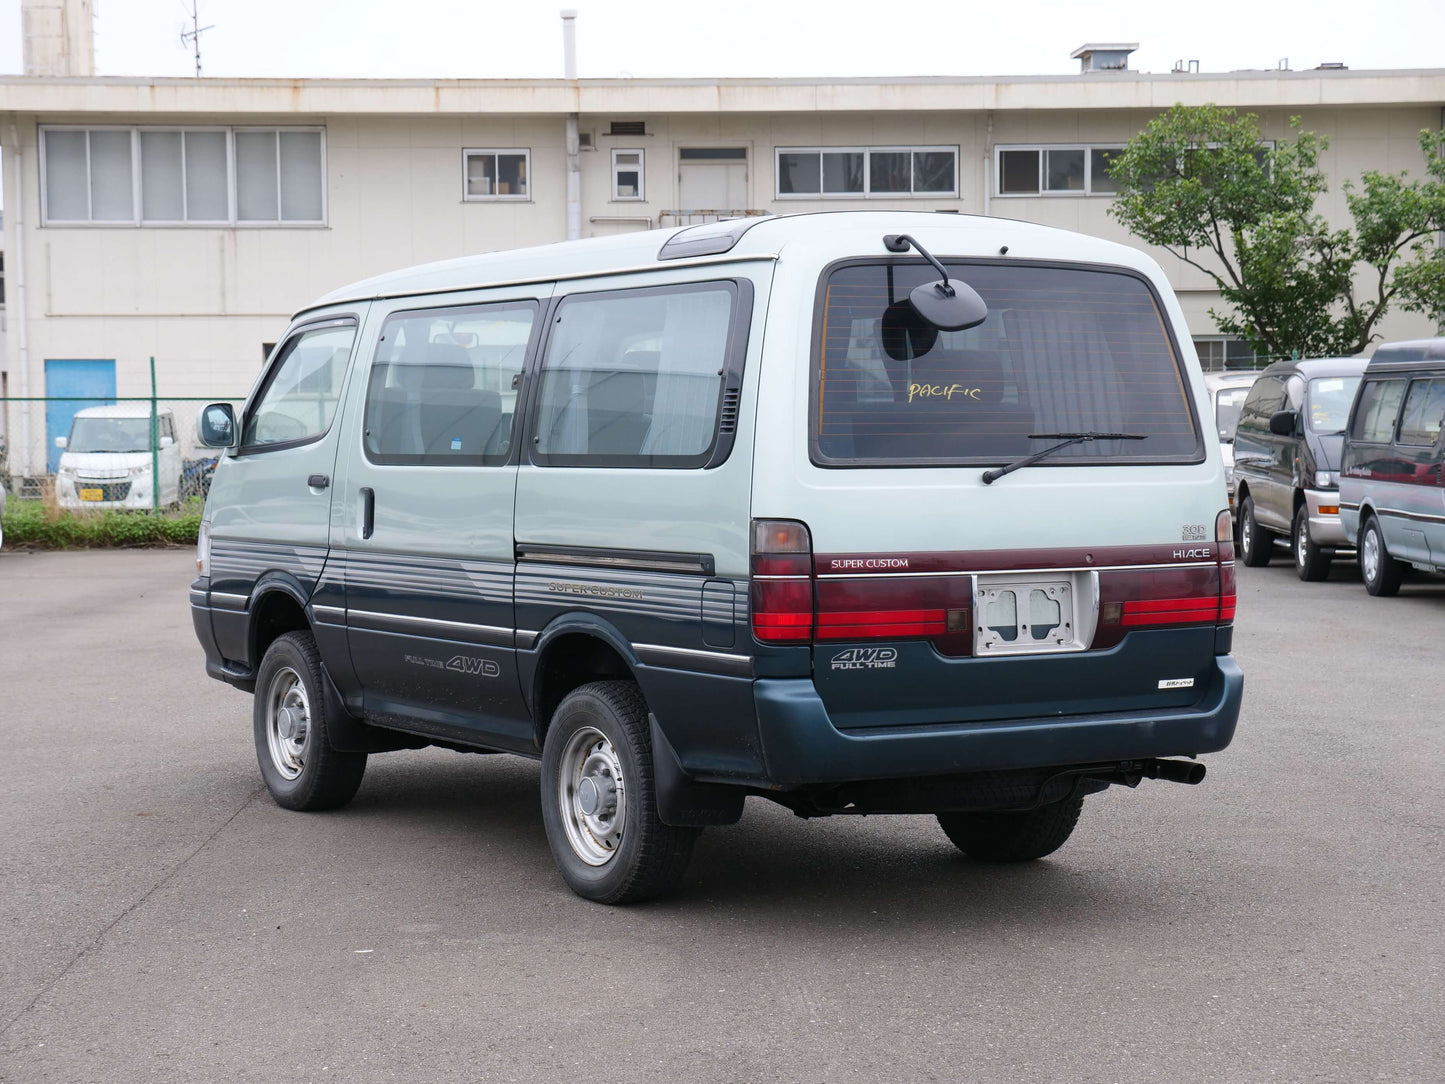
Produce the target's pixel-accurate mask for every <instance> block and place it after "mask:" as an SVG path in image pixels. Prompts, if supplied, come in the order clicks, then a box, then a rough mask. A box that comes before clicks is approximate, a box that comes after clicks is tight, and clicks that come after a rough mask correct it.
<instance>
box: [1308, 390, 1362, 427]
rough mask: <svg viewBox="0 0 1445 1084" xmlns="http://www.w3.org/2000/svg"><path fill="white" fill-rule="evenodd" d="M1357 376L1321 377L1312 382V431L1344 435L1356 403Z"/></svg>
mask: <svg viewBox="0 0 1445 1084" xmlns="http://www.w3.org/2000/svg"><path fill="white" fill-rule="evenodd" d="M1359 386H1360V378H1359V377H1357V376H1320V377H1316V378H1315V379H1313V380H1311V381H1310V430H1311V431H1312V432H1315V433H1342V432H1344V429H1345V426H1346V425H1347V424H1348V423H1349V420H1350V406H1351V405H1352V404H1353V403H1354V401H1355V389H1356V388H1358V387H1359Z"/></svg>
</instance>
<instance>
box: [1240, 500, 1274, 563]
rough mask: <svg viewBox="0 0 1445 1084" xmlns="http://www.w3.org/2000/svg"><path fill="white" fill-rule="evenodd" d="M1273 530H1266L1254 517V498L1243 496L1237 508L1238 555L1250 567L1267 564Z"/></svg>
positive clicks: (1271, 548)
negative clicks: (1242, 500)
mask: <svg viewBox="0 0 1445 1084" xmlns="http://www.w3.org/2000/svg"><path fill="white" fill-rule="evenodd" d="M1273 548H1274V532H1273V531H1266V530H1265V529H1264V528H1263V527H1261V526H1260V525H1259V521H1258V520H1257V519H1255V518H1254V498H1253V497H1245V498H1244V503H1243V504H1242V505H1241V506H1240V509H1239V555H1240V557H1241V558H1242V559H1243V560H1244V563H1245V564H1247V565H1248V566H1249V567H1250V568H1263V567H1264V566H1265V565H1267V564H1269V558H1270V552H1271V551H1272V550H1273Z"/></svg>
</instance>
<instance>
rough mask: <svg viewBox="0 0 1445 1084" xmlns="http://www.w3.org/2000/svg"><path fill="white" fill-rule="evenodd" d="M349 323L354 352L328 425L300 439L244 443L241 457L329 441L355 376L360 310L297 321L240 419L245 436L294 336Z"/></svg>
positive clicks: (282, 339)
mask: <svg viewBox="0 0 1445 1084" xmlns="http://www.w3.org/2000/svg"><path fill="white" fill-rule="evenodd" d="M347 324H350V325H351V327H352V328H353V330H354V332H355V334H354V335H353V336H352V339H351V353H350V354H348V355H347V357H346V372H345V373H343V374H342V377H341V386H340V387H339V388H337V392H336V409H335V410H334V411H332V414H331V421H330V422H329V423H328V424H327V426H326V428H325V429H323V430H322V431H321V432H320V433H316V434H314V435H312V436H308V437H300V438H298V439H297V440H282V441H277V442H276V443H274V444H241V445H240V446H239V447H238V448H237V449H236V452H235V455H236V456H237V457H238V458H239V457H240V456H246V455H264V454H265V453H267V452H284V451H286V450H287V449H289V448H302V447H305V446H306V445H308V444H315V443H317V442H318V441H322V440H325V439H326V437H327V435H328V434H329V433H330V432H331V431H332V430H333V429H335V428H336V419H337V418H339V417H341V412H342V408H343V406H344V401H345V399H346V384H347V379H348V378H349V377H350V375H351V366H352V363H353V362H354V361H355V359H356V344H357V342H358V340H359V339H360V336H361V316H360V314H358V313H350V312H344V313H328V314H327V315H326V316H318V317H316V318H315V319H313V320H307V321H306V322H305V323H304V324H297V325H296V326H295V327H293V328H291V329H290V331H289V332H287V334H286V335H284V336H282V338H281V340H280V341H279V342H278V343H277V344H276V349H275V350H273V351H272V352H271V357H270V359H269V360H268V361H267V363H266V371H265V372H264V373H263V374H262V376H261V379H260V380H259V381H257V383H256V387H255V389H254V390H253V391H252V392H251V394H250V396H249V397H248V398H247V400H246V405H245V407H244V409H243V410H242V411H241V417H240V420H239V422H238V425H239V429H240V432H241V435H242V439H244V438H245V433H246V428H247V426H248V425H249V424H250V421H251V417H252V414H253V413H254V412H255V410H256V408H257V407H258V406H260V405H261V403H262V401H264V400H265V398H266V393H267V392H268V391H270V390H271V385H272V384H273V383H274V382H275V380H276V374H278V373H279V372H280V371H281V366H282V365H283V364H285V359H283V358H282V356H281V355H282V354H283V353H284V352H285V350H286V346H287V344H289V343H290V342H291V340H292V339H295V338H298V337H300V336H302V335H305V334H306V333H307V332H311V331H321V330H324V329H326V328H328V327H342V326H344V325H347Z"/></svg>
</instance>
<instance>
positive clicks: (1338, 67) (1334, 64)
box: [1315, 60, 1350, 72]
mask: <svg viewBox="0 0 1445 1084" xmlns="http://www.w3.org/2000/svg"><path fill="white" fill-rule="evenodd" d="M1349 70H1350V66H1349V65H1348V64H1346V63H1344V62H1343V61H1340V60H1326V61H1325V62H1324V63H1323V64H1316V65H1315V71H1317V72H1347V71H1349Z"/></svg>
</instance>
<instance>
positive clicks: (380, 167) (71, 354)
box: [4, 106, 1439, 470]
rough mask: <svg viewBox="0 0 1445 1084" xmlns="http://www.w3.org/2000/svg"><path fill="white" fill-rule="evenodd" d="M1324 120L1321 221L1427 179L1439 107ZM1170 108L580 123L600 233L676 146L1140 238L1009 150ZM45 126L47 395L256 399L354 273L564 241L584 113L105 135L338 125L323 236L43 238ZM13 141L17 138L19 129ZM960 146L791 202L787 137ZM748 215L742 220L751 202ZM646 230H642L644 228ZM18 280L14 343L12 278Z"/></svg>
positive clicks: (1185, 282) (13, 375) (207, 233)
mask: <svg viewBox="0 0 1445 1084" xmlns="http://www.w3.org/2000/svg"><path fill="white" fill-rule="evenodd" d="M1299 113H1300V115H1301V117H1302V120H1303V122H1304V125H1305V127H1307V128H1310V129H1313V130H1316V131H1319V132H1322V133H1323V134H1325V135H1326V136H1328V137H1329V139H1330V141H1331V146H1330V149H1329V150H1328V152H1327V153H1326V157H1325V160H1324V163H1323V164H1324V167H1325V169H1326V172H1327V173H1328V174H1329V176H1330V178H1331V192H1330V193H1329V195H1328V196H1327V197H1325V198H1324V199H1323V200H1322V201H1321V204H1320V206H1321V210H1322V211H1323V212H1324V213H1325V214H1327V215H1328V216H1329V217H1331V218H1333V219H1335V220H1336V221H1343V220H1344V219H1345V217H1346V215H1345V205H1344V195H1343V192H1342V190H1341V182H1342V181H1343V180H1345V179H1348V178H1352V177H1357V176H1358V175H1359V173H1360V172H1362V171H1363V170H1365V169H1369V168H1378V169H1384V170H1390V171H1399V170H1409V171H1410V172H1411V173H1412V174H1413V175H1417V176H1418V175H1419V173H1420V172H1421V159H1420V153H1419V150H1418V147H1417V146H1416V143H1415V138H1416V135H1417V133H1418V132H1419V130H1420V129H1422V128H1429V127H1435V126H1436V125H1437V124H1438V123H1439V112H1438V109H1436V108H1434V107H1429V106H1420V107H1414V106H1398V107H1337V108H1329V109H1306V110H1301V111H1299ZM1151 115H1152V113H1150V112H1146V111H1142V110H1112V111H1110V110H1092V111H1083V110H1062V109H1052V110H1036V111H1031V110H1023V111H998V112H996V113H992V114H990V113H983V112H946V111H941V110H940V111H937V112H910V113H896V112H893V113H868V112H829V111H826V110H824V111H815V112H808V113H777V114H767V113H750V114H719V113H707V112H697V113H684V114H651V115H647V114H643V115H638V114H635V113H634V114H625V115H623V114H618V115H589V114H584V115H583V116H582V117H581V118H580V128H581V130H582V131H583V132H589V133H592V134H593V142H594V146H595V149H594V150H592V151H587V152H584V153H583V154H582V155H581V170H582V192H583V206H582V222H583V232H584V235H600V234H606V233H613V232H618V231H619V230H624V229H637V228H645V227H646V226H647V225H649V224H658V223H659V221H660V220H661V219H662V217H663V214H664V212H667V211H676V210H679V209H682V208H681V206H680V196H679V191H678V184H679V182H678V168H679V156H678V152H679V151H680V150H681V149H683V148H685V147H695V146H718V145H728V146H746V147H747V148H748V152H749V163H748V188H747V193H748V199H747V201H746V209H755V210H766V211H772V212H779V213H786V212H792V211H811V210H825V209H848V208H857V207H880V206H890V205H893V206H907V207H909V208H916V209H935V210H951V211H960V212H963V213H970V214H983V213H990V214H992V215H995V216H998V217H1005V218H1018V219H1026V220H1030V221H1035V222H1041V223H1045V224H1048V225H1054V226H1058V227H1061V228H1064V229H1071V230H1080V231H1083V232H1086V233H1090V234H1095V235H1099V236H1104V237H1108V238H1111V239H1114V240H1119V241H1123V242H1126V243H1133V242H1131V241H1130V238H1129V237H1128V235H1127V234H1126V233H1125V231H1124V230H1123V229H1122V228H1120V227H1119V226H1118V224H1117V223H1115V222H1114V221H1113V220H1112V219H1111V218H1110V217H1109V215H1108V208H1109V204H1110V202H1111V201H1110V199H1109V198H1108V197H1105V196H1038V197H1000V196H997V195H995V194H994V193H993V192H992V191H991V188H990V186H991V185H992V183H993V181H992V178H993V152H994V148H995V146H996V145H998V144H1050V143H1085V144H1112V145H1122V144H1123V143H1125V142H1127V140H1128V139H1129V138H1130V137H1131V136H1133V135H1134V134H1135V133H1137V132H1138V131H1139V129H1140V128H1142V127H1143V125H1144V124H1145V123H1147V121H1148V120H1149V118H1150V116H1151ZM1289 115H1290V114H1289V112H1288V111H1268V110H1266V111H1262V112H1261V122H1262V125H1263V128H1264V134H1265V136H1266V137H1267V138H1284V137H1286V136H1288V134H1289V128H1288V122H1289ZM613 119H627V120H644V121H645V122H646V129H647V134H646V135H645V136H641V137H639V136H609V135H607V134H606V132H607V129H608V127H609V124H610V122H611V121H612V120H613ZM41 120H42V118H41V117H38V116H36V115H34V114H28V115H26V114H22V115H18V116H16V118H15V127H14V131H15V133H16V134H17V138H18V142H19V148H18V149H19V151H20V152H21V154H20V156H19V157H22V158H23V161H22V162H20V163H18V167H19V168H18V169H17V155H16V154H14V153H10V151H11V148H10V147H7V153H6V155H5V156H4V164H5V186H6V187H5V193H6V198H5V206H6V207H7V208H16V207H20V206H22V204H21V202H20V199H19V198H18V195H17V187H16V185H17V182H21V183H22V184H23V189H24V193H23V217H24V223H25V226H24V228H25V257H26V269H25V271H26V277H27V302H28V303H27V314H28V317H29V319H28V339H29V350H28V352H29V358H30V364H29V370H30V371H29V391H30V394H32V395H41V394H43V393H44V378H43V372H44V361H45V359H47V358H114V359H116V363H117V364H116V370H117V381H118V388H117V392H118V394H119V395H122V396H124V395H137V394H147V393H148V390H149V367H148V359H149V358H150V357H151V356H154V357H155V358H156V368H157V376H158V384H159V387H160V390H161V394H162V395H174V396H216V397H222V396H238V395H242V394H244V393H245V392H246V391H247V389H248V388H249V387H250V385H251V383H252V381H253V380H254V378H255V376H256V374H257V372H258V370H259V367H260V364H261V360H262V344H263V343H269V342H274V341H275V340H276V339H277V337H278V336H279V335H280V334H281V333H282V331H283V330H284V328H285V326H286V322H287V319H288V316H289V314H290V313H292V312H293V311H295V310H296V309H298V308H300V307H302V306H304V305H305V304H307V303H308V302H310V301H311V300H312V299H313V298H315V297H316V296H318V295H320V294H322V293H324V292H326V291H328V290H331V289H333V288H335V287H337V286H339V285H341V284H344V283H346V282H348V281H352V280H355V279H358V278H362V277H365V276H368V275H372V274H376V273H380V272H384V271H388V270H392V269H395V268H399V267H404V266H407V265H410V264H415V263H421V262H426V261H430V260H438V259H446V258H450V257H454V256H460V255H467V254H473V253H478V252H484V251H489V250H495V249H503V248H513V247H519V246H525V245H534V244H543V243H547V242H550V241H555V240H560V239H562V238H563V237H564V236H565V233H566V174H565V171H566V155H565V146H564V140H565V119H564V117H563V116H562V115H561V114H543V115H534V116H530V117H506V116H495V115H489V116H479V115H446V116H442V115H436V116H363V115H354V114H347V115H335V116H326V115H302V114H285V115H275V116H271V117H270V118H269V119H268V118H267V117H264V116H255V115H247V116H246V117H245V119H244V121H238V120H236V118H234V117H229V116H227V115H225V114H214V115H211V116H198V115H193V114H188V115H186V116H184V117H178V116H171V115H166V114H148V113H147V114H136V115H129V116H117V115H114V114H109V115H106V116H104V118H103V123H106V124H132V123H134V124H144V125H164V124H184V125H187V126H203V125H205V124H217V125H224V124H227V123H244V124H245V125H247V126H264V125H266V124H267V123H271V124H275V125H282V126H285V125H322V126H324V127H325V130H326V143H325V153H326V182H325V184H326V199H327V222H326V225H325V226H322V227H294V228H293V227H223V228H218V227H204V226H186V227H151V226H144V227H135V226H130V225H125V226H68V225H67V226H61V225H57V226H48V227H47V226H41V225H39V223H40V196H39V191H40V181H41V177H40V169H39V157H38V153H37V151H38V148H37V137H38V130H39V129H38V126H39V124H40V122H41ZM43 122H44V123H46V124H67V123H70V124H86V123H91V124H95V123H101V122H102V121H101V119H100V118H97V117H95V116H90V117H86V116H82V115H79V114H70V115H64V114H56V115H46V116H44V117H43ZM10 131H11V129H10V127H9V125H8V124H7V125H6V133H7V137H8V133H9V132H10ZM935 145H945V146H956V147H958V148H959V162H958V170H959V193H958V196H957V197H956V198H916V199H915V198H907V199H904V198H898V197H888V198H881V199H866V200H865V199H847V200H837V199H826V200H823V199H779V198H777V196H776V193H775V160H774V148H776V147H780V146H935ZM468 147H470V148H488V147H490V148H528V149H530V152H531V169H530V178H529V181H530V185H531V189H532V191H531V193H530V198H529V199H528V200H526V201H497V202H469V201H465V200H464V199H463V163H462V149H463V148H468ZM613 148H627V149H634V148H640V149H642V150H643V151H644V153H645V172H646V188H645V191H646V196H647V198H646V200H645V201H643V202H636V201H613V200H612V199H611V198H610V197H611V155H610V153H609V151H610V150H611V149H613ZM738 209H745V208H738ZM17 217H18V216H17V215H15V214H13V213H7V214H6V223H5V229H6V234H7V238H6V241H7V243H6V248H7V250H8V251H9V252H11V253H13V252H14V251H15V244H14V237H13V233H14V231H15V229H16V225H15V221H16V218H17ZM631 220H642V221H631ZM1154 256H1155V258H1156V259H1159V261H1160V262H1161V264H1162V265H1163V266H1164V267H1165V270H1166V271H1167V273H1168V274H1169V277H1170V279H1171V281H1172V282H1173V283H1174V285H1175V288H1176V289H1177V290H1178V291H1179V293H1180V297H1181V302H1182V303H1183V306H1184V309H1185V313H1186V315H1187V317H1188V319H1189V321H1190V324H1191V327H1192V328H1193V329H1194V331H1195V333H1196V334H1201V335H1207V334H1210V333H1212V332H1213V331H1214V324H1213V321H1212V320H1211V319H1210V318H1209V316H1208V309H1209V308H1210V306H1211V305H1214V304H1217V295H1216V294H1215V293H1214V291H1213V288H1212V283H1211V282H1210V281H1209V280H1208V278H1207V277H1206V276H1204V275H1203V274H1202V273H1200V272H1199V271H1197V270H1195V269H1193V268H1190V267H1189V266H1188V265H1186V264H1184V263H1183V262H1182V261H1179V260H1177V259H1175V258H1174V257H1171V256H1169V255H1168V254H1167V253H1163V252H1155V253H1154ZM16 270H17V269H16V268H14V267H13V266H11V267H7V278H9V280H10V286H11V289H10V294H11V310H12V311H11V319H10V325H11V329H12V330H11V334H10V336H9V338H10V342H11V344H12V347H13V344H14V340H15V335H14V331H13V328H14V323H15V317H14V306H15V303H16V302H15V297H14V294H15V290H14V288H13V287H14V281H15V274H16ZM1433 330H1434V329H1433V327H1432V325H1431V324H1430V323H1429V322H1428V321H1427V320H1425V319H1424V318H1422V317H1417V316H1413V315H1411V314H1403V313H1398V312H1397V313H1394V314H1392V315H1391V316H1390V317H1389V318H1388V319H1387V320H1386V321H1385V323H1384V325H1383V326H1382V328H1381V331H1382V333H1383V334H1384V336H1385V337H1386V338H1402V337H1414V336H1420V335H1428V334H1431V333H1433ZM17 370H18V363H17V362H15V361H12V363H11V364H10V381H9V386H10V393H11V394H12V395H18V394H19V393H20V390H21V380H20V379H19V376H18V374H17ZM21 413H22V408H19V407H16V406H13V405H12V407H11V410H10V419H9V430H10V433H11V434H12V440H11V446H12V454H11V465H12V470H19V469H20V467H21V463H22V460H23V455H21V454H17V449H16V445H17V444H18V443H19V442H20V440H19V434H20V432H21V429H22V426H21V423H20V418H21ZM30 434H31V435H30V442H29V446H30V448H31V454H32V462H43V456H44V451H43V441H44V417H43V410H41V409H40V408H39V407H38V406H37V407H35V408H34V409H33V411H32V414H31V422H30Z"/></svg>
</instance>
